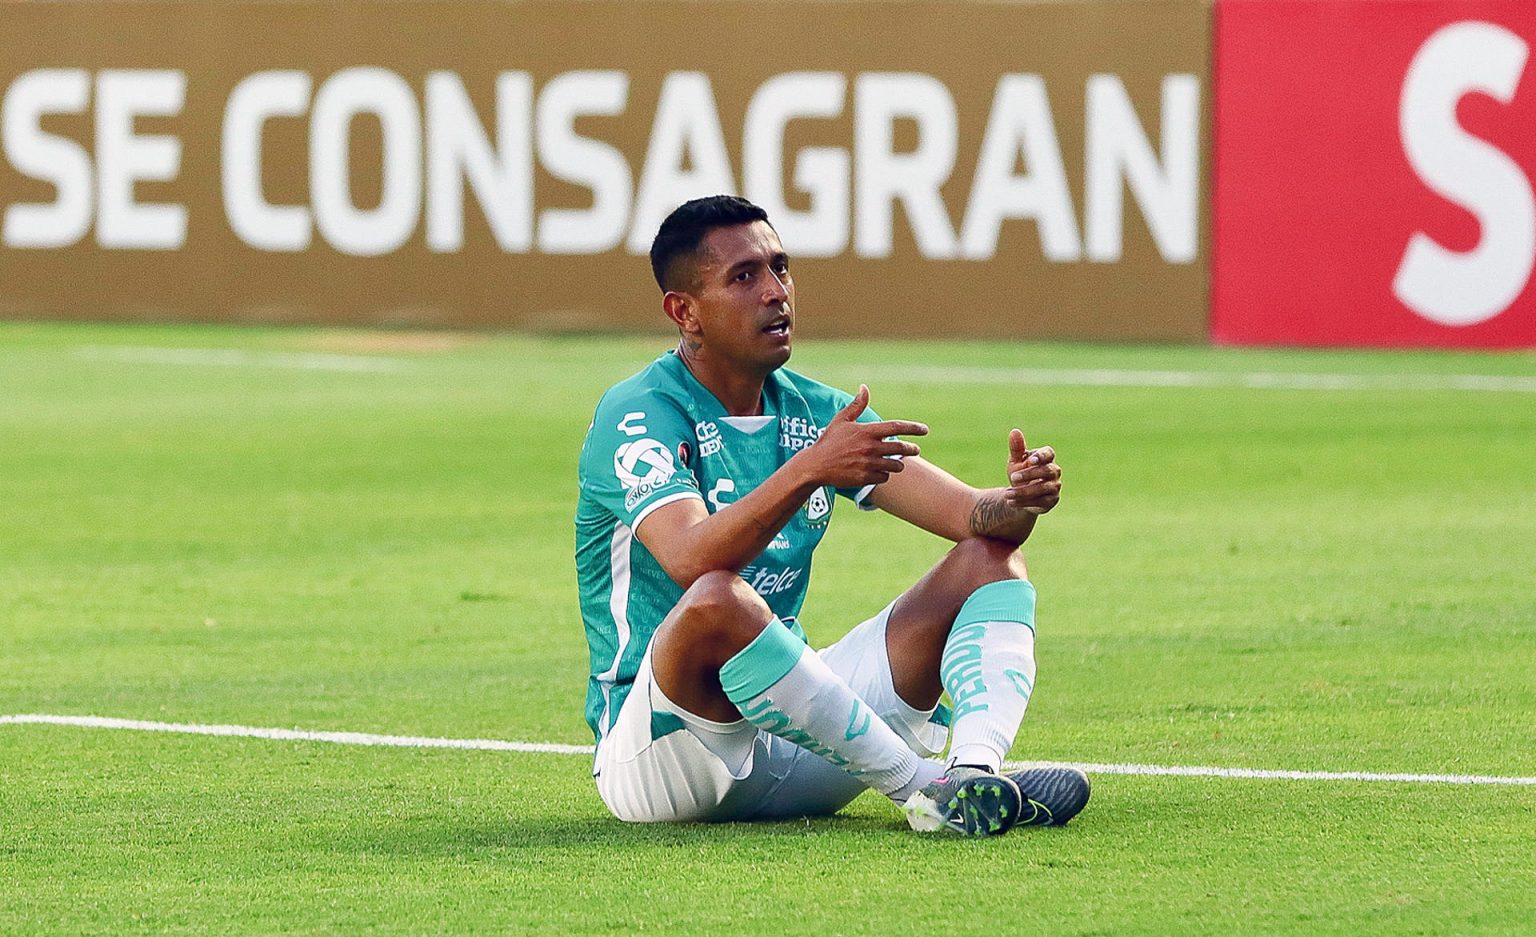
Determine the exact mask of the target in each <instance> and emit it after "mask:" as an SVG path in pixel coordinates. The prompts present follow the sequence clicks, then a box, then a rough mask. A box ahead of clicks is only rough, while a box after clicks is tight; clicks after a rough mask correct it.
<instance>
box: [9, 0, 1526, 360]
mask: <svg viewBox="0 0 1536 937" xmlns="http://www.w3.org/2000/svg"><path fill="white" fill-rule="evenodd" d="M0 23H3V26H0V93H3V97H0V108H3V114H0V118H3V140H0V143H3V146H0V209H3V218H0V242H3V249H0V316H4V317H6V318H13V319H17V318H20V319H31V318H60V319H93V320H103V319H104V320H130V321H158V322H167V321H211V322H237V323H309V324H319V323H326V324H369V325H390V326H408V327H413V328H437V327H448V328H462V327H473V328H486V327H491V328H503V327H514V328H521V329H533V330H538V331H541V332H547V331H557V332H565V331H653V332H660V331H662V324H663V323H662V319H661V317H660V316H659V315H656V314H655V312H654V298H653V287H652V285H651V284H650V283H649V282H648V280H647V278H646V277H645V276H644V271H645V267H644V263H643V261H642V260H641V259H640V255H643V254H644V252H645V251H646V249H647V248H648V246H649V243H650V238H651V236H652V234H653V233H654V231H655V229H656V226H657V224H658V223H659V221H660V220H661V218H662V217H664V216H665V214H666V213H667V212H668V211H669V210H670V209H671V208H672V207H674V206H675V205H677V204H679V203H680V202H682V201H684V200H685V199H687V198H690V197H693V196H697V195H702V194H712V193H716V192H737V193H740V194H743V195H745V196H747V197H748V198H750V199H752V200H754V201H756V202H758V203H759V204H761V205H763V206H764V207H766V208H767V209H768V211H769V214H770V217H771V218H772V220H773V222H774V224H775V225H776V226H777V227H778V229H779V231H780V232H781V234H782V236H783V239H784V242H785V244H786V246H787V248H788V249H789V251H790V252H791V254H792V255H793V256H794V257H795V258H796V261H797V275H798V279H799V281H800V284H801V306H802V310H803V312H804V313H805V315H804V316H803V319H802V326H803V330H804V332H805V333H806V334H810V335H826V336H833V335H836V336H847V337H859V336H867V335H878V334H887V333H890V332H892V331H893V330H899V333H900V334H903V335H907V336H940V335H942V336H968V337H977V338H1011V339H1042V338H1045V339H1087V340H1094V341H1157V342H1178V343H1193V344H1200V343H1208V342H1212V341H1215V342H1218V343H1224V344H1268V345H1325V346H1417V347H1487V348H1500V347H1502V348H1510V347H1531V346H1533V345H1536V287H1533V286H1532V282H1531V281H1532V276H1531V273H1532V266H1533V257H1536V201H1533V198H1532V177H1533V174H1536V135H1533V134H1532V133H1531V132H1530V128H1531V127H1533V126H1536V88H1533V80H1536V79H1533V78H1532V77H1531V72H1532V69H1530V68H1528V67H1527V61H1528V58H1529V51H1530V45H1531V43H1532V42H1533V41H1536V5H1533V4H1531V3H1529V2H1526V0H1216V2H1210V0H1072V2H1049V3H1036V2H1019V3H1004V2H998V3H993V2H934V0H917V2H906V0H899V2H895V0H893V2H860V3H841V2H811V0H718V2H716V0H687V2H665V0H625V2H615V0H528V2H517V3H501V2H480V0H471V2H454V3H442V2H357V3H346V4H341V3H332V2H310V0H284V2H212V3H210V2H202V0H188V2H174V0H173V2H134V0H128V2H120V0H113V2H74V3H68V4H57V3H31V2H6V3H4V4H0Z"/></svg>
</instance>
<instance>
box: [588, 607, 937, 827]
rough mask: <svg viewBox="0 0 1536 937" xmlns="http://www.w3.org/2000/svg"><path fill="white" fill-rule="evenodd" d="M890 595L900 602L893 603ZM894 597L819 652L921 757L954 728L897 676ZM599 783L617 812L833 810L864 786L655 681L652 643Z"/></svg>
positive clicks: (683, 815) (740, 815)
mask: <svg viewBox="0 0 1536 937" xmlns="http://www.w3.org/2000/svg"><path fill="white" fill-rule="evenodd" d="M893 604H894V603H893ZM890 614H891V606H889V605H888V606H886V607H885V608H884V609H883V610H882V611H881V612H880V614H878V615H876V616H875V617H874V618H871V619H869V620H868V621H866V622H864V623H863V624H861V625H859V626H858V627H857V628H854V629H853V630H852V631H850V632H848V634H847V635H846V636H845V637H844V638H843V639H842V640H841V641H838V642H837V643H836V644H834V645H832V646H831V647H829V648H826V649H824V650H822V651H821V652H820V653H821V658H822V660H824V661H826V664H827V666H828V667H830V668H831V669H832V671H833V672H834V673H836V674H837V675H838V676H840V677H842V678H843V679H844V680H845V681H847V683H848V685H849V686H850V687H852V689H853V691H854V692H855V693H857V694H858V695H859V696H860V697H861V698H862V699H863V700H864V702H865V703H867V704H868V705H869V708H870V709H873V710H874V711H875V712H876V713H877V714H878V715H879V716H880V718H882V719H884V720H885V721H886V723H888V724H889V725H890V727H891V728H892V729H894V730H895V732H896V734H897V735H899V736H900V737H901V739H902V741H904V742H906V743H907V745H908V747H910V748H911V749H912V750H913V751H915V752H917V753H918V754H919V755H921V756H923V757H925V758H926V757H929V756H932V755H937V754H938V753H939V752H941V751H943V749H944V744H945V742H946V741H947V739H948V736H949V729H948V727H947V726H946V725H944V724H941V722H939V721H937V720H936V719H935V718H934V714H933V712H932V711H927V712H925V711H922V710H917V709H913V708H912V707H911V706H908V705H907V704H906V703H905V702H904V701H903V700H902V699H901V697H899V696H897V695H896V689H895V687H894V686H893V685H892V683H891V663H890V657H889V655H888V654H887V652H886V646H885V623H886V619H887V618H889V617H890ZM594 773H595V774H596V776H597V792H598V794H599V795H600V796H601V797H602V798H603V803H605V804H607V805H608V809H609V810H611V811H613V815H614V816H616V817H618V818H619V819H620V820H629V821H634V822H642V823H645V822H651V823H654V822H662V821H686V820H705V821H721V820H755V819H770V818H775V817H802V816H820V815H825V814H830V813H835V812H836V811H837V810H839V809H841V808H842V807H843V806H844V805H846V804H847V803H848V802H849V801H851V800H853V799H854V798H855V797H857V796H858V795H859V793H860V792H862V791H863V790H864V785H863V784H861V783H860V782H859V781H858V780H857V779H855V778H854V777H853V776H852V775H850V774H848V773H847V772H845V771H843V770H842V769H841V768H838V767H836V766H834V765H832V764H831V763H830V762H827V761H825V760H823V759H822V758H820V757H818V756H817V755H813V754H812V753H811V752H809V751H807V750H806V749H803V748H801V747H800V746H798V745H795V744H794V743H793V742H786V741H785V740H783V739H781V738H778V737H777V736H774V735H769V734H768V733H766V732H759V731H758V729H757V728H756V727H755V726H753V725H752V724H751V723H749V722H747V721H746V720H745V719H740V720H737V721H736V722H729V723H721V722H711V721H710V720H708V719H702V718H700V717H699V716H695V715H693V714H692V713H690V712H687V711H686V710H684V709H683V708H682V707H681V706H678V705H677V704H676V703H674V702H672V701H671V700H670V699H668V698H667V697H666V695H665V694H664V693H662V692H661V688H660V687H658V686H657V685H656V680H655V677H654V675H653V673H652V670H651V655H650V651H649V650H647V652H646V655H645V659H644V660H642V661H641V663H640V671H639V673H638V674H637V675H636V676H635V683H634V688H633V689H632V690H630V693H629V696H628V697H627V698H626V699H625V700H624V705H623V706H622V707H621V708H620V710H619V716H618V719H617V721H615V722H614V724H613V728H612V729H610V730H609V732H608V735H607V737H605V738H604V739H603V742H602V744H601V745H599V746H598V749H597V760H596V765H595V769H594Z"/></svg>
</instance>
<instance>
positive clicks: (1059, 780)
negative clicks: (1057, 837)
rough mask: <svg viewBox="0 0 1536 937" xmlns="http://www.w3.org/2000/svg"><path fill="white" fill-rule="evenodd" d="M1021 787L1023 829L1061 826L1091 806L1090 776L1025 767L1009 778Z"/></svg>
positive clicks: (1054, 768)
mask: <svg viewBox="0 0 1536 937" xmlns="http://www.w3.org/2000/svg"><path fill="white" fill-rule="evenodd" d="M1008 779H1009V780H1011V781H1012V782H1013V783H1014V784H1017V785H1018V787H1019V795H1020V797H1021V798H1022V800H1023V804H1024V809H1023V812H1022V813H1021V814H1020V815H1019V818H1018V823H1019V825H1020V826H1061V825H1063V824H1064V823H1066V822H1067V821H1068V820H1070V819H1072V818H1073V817H1075V816H1077V815H1078V813H1079V812H1080V811H1081V810H1082V809H1083V808H1084V807H1086V806H1087V805H1088V795H1089V792H1090V786H1089V784H1088V775H1086V774H1084V773H1083V772H1082V771H1079V770H1078V769H1077V768H1064V767H1060V766H1054V765H1053V766H1050V767H1040V768H1025V769H1023V770H1022V771H1015V772H1013V773H1011V774H1009V775H1008Z"/></svg>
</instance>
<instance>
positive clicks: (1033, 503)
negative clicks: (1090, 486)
mask: <svg viewBox="0 0 1536 937" xmlns="http://www.w3.org/2000/svg"><path fill="white" fill-rule="evenodd" d="M1003 500H1004V501H1005V502H1007V503H1008V504H1009V505H1012V506H1013V507H1017V508H1022V509H1023V510H1025V511H1028V512H1029V513H1031V514H1044V513H1045V512H1046V511H1049V510H1050V509H1051V508H1053V507H1055V506H1056V503H1057V502H1058V501H1060V500H1061V466H1059V465H1057V464H1056V450H1055V449H1052V448H1051V447H1050V446H1041V447H1040V448H1039V449H1030V448H1029V444H1028V443H1027V442H1025V441H1024V432H1023V430H1020V429H1014V430H1013V431H1012V432H1011V433H1009V434H1008V488H1007V490H1006V491H1005V492H1004V493H1003Z"/></svg>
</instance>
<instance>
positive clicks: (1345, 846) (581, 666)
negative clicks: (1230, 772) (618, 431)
mask: <svg viewBox="0 0 1536 937" xmlns="http://www.w3.org/2000/svg"><path fill="white" fill-rule="evenodd" d="M662 344H663V343H662V342H658V341H655V340H639V339H570V338H537V337H494V338H474V337H464V336H460V337H452V336H447V337H445V336H433V335H410V334H371V333H350V332H336V331H276V330H254V329H217V328H166V327H140V328H128V327H111V326H85V325H74V326H66V325H32V324H0V715H4V714H18V713H53V714H89V715H99V716H114V717H125V718H132V719H145V720H163V721H174V722H188V723H237V724H243V725H251V726H280V727H301V728H304V729H315V730H352V731H360V732H376V733H389V734H405V735H419V736H440V737H452V738H489V739H509V740H521V741H532V742H557V743H566V744H586V743H590V741H591V738H590V735H589V733H588V732H587V730H586V727H585V725H584V723H583V722H582V718H581V705H582V693H583V689H584V679H585V674H586V650H585V645H584V642H583V638H582V633H581V627H580V623H579V621H578V619H577V614H576V603H575V586H574V572H573V570H572V565H571V553H572V530H571V516H572V512H573V499H574V466H575V458H576V452H577V448H578V446H579V444H580V440H581V436H582V434H583V432H584V430H585V427H586V425H587V420H588V418H589V416H590V413H591V408H592V406H593V404H594V403H595V401H596V399H597V396H598V395H599V393H600V392H601V391H602V389H603V388H604V387H606V386H607V385H608V384H610V383H611V382H613V381H615V380H617V379H619V378H621V377H624V376H626V375H628V374H629V373H631V372H633V371H634V370H636V369H637V368H638V367H640V366H641V365H642V364H644V363H645V362H646V361H648V360H649V359H650V358H651V357H652V356H653V355H654V354H655V353H656V352H657V351H658V350H659V349H660V347H661V346H662ZM175 349H183V350H182V351H180V352H177V351H175ZM795 365H796V366H797V367H798V368H799V369H800V370H803V371H805V372H806V373H808V374H810V375H812V376H816V377H820V378H822V379H824V380H828V381H830V382H833V383H837V384H840V385H843V386H851V385H856V384H857V383H858V382H859V381H861V380H862V381H865V382H867V383H869V384H870V386H871V388H872V393H873V401H872V402H873V405H874V406H875V407H876V408H877V409H878V410H879V411H880V412H881V413H882V414H883V415H885V416H888V417H904V418H913V419H921V420H925V421H927V422H929V423H930V424H932V426H933V427H934V431H933V434H932V435H931V436H930V437H929V438H928V439H927V440H926V441H925V443H924V448H925V454H927V455H928V456H929V457H931V458H932V459H934V460H935V461H937V462H939V463H940V464H942V465H945V466H946V467H949V468H950V469H951V470H953V471H955V472H956V473H957V474H960V475H961V476H962V477H965V478H967V479H969V480H972V481H975V482H978V483H983V482H985V483H989V484H990V483H995V482H996V481H997V480H1000V479H999V475H1000V465H1001V461H1002V457H1003V454H1004V451H1005V448H1004V447H1005V433H1006V431H1007V429H1008V427H1009V426H1011V425H1015V424H1017V425H1019V426H1022V427H1023V428H1024V429H1025V431H1026V432H1027V433H1028V435H1029V438H1030V440H1031V442H1032V443H1033V444H1042V443H1050V444H1052V445H1054V446H1055V447H1056V449H1057V451H1058V453H1059V458H1060V461H1061V462H1062V464H1063V466H1064V468H1065V470H1066V473H1067V474H1066V486H1065V492H1064V497H1063V502H1062V505H1061V507H1060V508H1059V509H1058V510H1057V511H1056V512H1055V513H1053V514H1052V515H1050V516H1049V517H1048V518H1046V519H1045V521H1044V522H1042V524H1041V525H1040V527H1039V529H1038V531H1037V533H1036V535H1035V537H1034V539H1033V540H1032V541H1031V543H1030V544H1029V547H1028V550H1027V555H1028V559H1029V564H1030V568H1031V573H1032V578H1033V579H1034V580H1035V581H1036V583H1037V584H1038V587H1039V590H1040V622H1039V634H1040V650H1039V658H1040V675H1039V690H1038V692H1037V693H1036V695H1035V698H1034V702H1033V704H1032V706H1031V709H1030V715H1029V718H1028V720H1027V721H1026V723H1025V729H1024V732H1023V733H1022V735H1021V737H1020V741H1019V744H1018V745H1017V746H1016V748H1015V749H1014V752H1013V757H1015V758H1019V759H1051V760H1064V761H1079V762H1102V763H1146V764H1157V765H1200V766H1224V767H1246V768H1274V769H1302V770H1319V771H1340V772H1343V771H1366V772H1423V773H1445V774H1479V775H1502V776H1511V777H1530V776H1536V677H1533V673H1536V669H1533V662H1536V593H1533V585H1536V461H1533V454H1536V394H1533V393H1531V392H1529V389H1530V388H1536V381H1533V380H1532V378H1536V356H1532V355H1501V356H1474V355H1450V354H1361V353H1354V354H1346V353H1299V352H1278V351H1277V352H1238V351H1232V350H1211V349H1126V348H1100V347H1089V346H1061V345H1006V344H946V345H939V346H919V345H907V344H871V343H859V344H854V343H833V342H820V343H818V342H805V343H802V347H801V349H800V350H799V351H798V352H797V354H796V359H795ZM1042 368H1045V369H1068V370H1071V371H1072V372H1073V374H1076V375H1078V376H1079V377H1082V378H1083V379H1084V380H1098V379H1100V378H1102V377H1103V374H1102V373H1100V372H1104V371H1106V370H1111V371H1114V372H1115V373H1116V374H1118V373H1119V372H1120V371H1123V370H1129V371H1146V370H1152V369H1155V370H1158V371H1164V372H1180V373H1182V372H1192V373H1194V374H1197V375H1198V374H1206V375H1229V374H1238V373H1248V372H1255V371H1260V372H1266V373H1271V374H1280V375H1298V374H1300V375H1307V374H1317V373H1327V374H1348V375H1376V376H1377V377H1376V378H1373V379H1372V380H1378V381H1380V384H1379V385H1378V384H1373V383H1371V380H1360V381H1357V382H1356V383H1357V384H1358V385H1359V386H1356V385H1355V384H1351V383H1350V382H1344V384H1345V385H1346V386H1345V387H1344V388H1343V389H1273V388H1252V387H1241V386H1221V385H1223V384H1224V383H1225V381H1226V379H1225V378H1220V379H1213V381H1212V384H1213V386H1168V387H1156V386H1152V387H1146V386H1113V385H1107V386H1078V385H1075V384H1071V383H1062V382H1056V381H1047V382H1043V383H1035V382H1032V381H1030V380H1026V378H1027V377H1028V373H1021V372H1031V371H1032V370H1034V369H1042ZM1083 369H1094V371H1095V373H1099V378H1095V377H1093V376H1092V375H1090V374H1088V373H1087V372H1086V371H1085V370H1083ZM1467 374H1476V375H1505V376H1512V377H1516V378H1523V379H1524V380H1525V383H1524V384H1520V383H1518V382H1506V383H1505V384H1502V385H1495V386H1498V387H1503V388H1504V389H1494V390H1480V391H1479V390H1457V389H1447V386H1448V385H1449V383H1453V382H1446V383H1445V384H1441V383H1439V382H1440V380H1441V377H1440V376H1447V375H1467ZM1402 375H1410V376H1414V377H1413V378H1412V381H1418V382H1419V383H1420V384H1422V386H1419V387H1412V388H1408V389H1403V388H1401V387H1394V386H1393V384H1394V382H1397V381H1398V380H1399V378H1398V376H1402ZM1071 377H1072V375H1066V376H1064V377H1063V381H1065V380H1068V379H1070V378H1071ZM1132 377H1133V378H1134V375H1133V376H1132ZM1159 380H1162V379H1159ZM1169 380H1172V379H1169ZM1179 380H1183V379H1182V378H1180V379H1179ZM1265 380H1271V382H1273V381H1272V379H1265ZM1351 380H1354V379H1351ZM1197 383H1198V382H1197ZM1325 383H1326V382H1325ZM1335 383H1338V382H1335ZM1410 383H1411V381H1410ZM1522 387H1524V388H1527V390H1521V389H1520V388H1522ZM837 513H838V519H837V520H836V521H835V522H834V523H833V525H832V530H831V532H830V534H829V535H828V537H827V540H826V542H825V543H824V548H823V549H822V550H821V551H820V552H819V554H818V555H819V560H818V565H817V568H816V574H815V579H814V581H813V583H812V586H811V593H810V598H809V600H808V602H807V605H806V615H805V623H806V625H807V628H808V630H809V631H810V633H811V636H812V638H813V639H814V640H815V641H817V642H818V643H825V642H830V641H831V640H833V639H835V638H836V637H838V636H839V635H840V634H841V633H842V631H843V630H845V629H847V628H848V627H850V626H852V625H853V624H855V623H856V622H858V621H859V620H861V619H862V618H863V617H865V616H866V615H868V614H870V613H872V612H873V611H874V610H876V609H878V608H879V607H880V606H881V605H882V604H883V603H884V602H886V601H887V600H888V599H889V598H890V597H892V596H893V595H894V594H895V593H897V592H898V591H900V590H901V589H902V588H904V587H905V586H906V585H907V584H909V583H910V582H911V581H912V580H914V579H915V578H916V577H917V576H918V575H920V574H921V572H922V571H923V570H925V569H926V568H927V567H928V565H929V564H931V563H932V562H933V561H934V560H935V559H937V557H938V556H939V555H940V553H941V551H942V550H943V545H942V544H941V543H940V542H939V541H937V540H935V539H933V538H931V537H929V536H927V535H925V534H922V533H920V532H917V531H915V530H911V529H908V528H904V527H903V526H902V525H901V524H900V523H899V522H896V521H894V520H893V519H891V518H889V517H885V516H879V515H861V514H859V513H858V512H855V511H852V510H850V509H849V508H848V506H847V505H843V506H842V507H841V508H840V509H839V510H838V512H837ZM1094 782H1095V798H1094V802H1093V803H1092V804H1091V805H1090V807H1089V809H1088V811H1087V812H1085V813H1084V814H1083V815H1082V816H1081V817H1080V818H1079V819H1078V820H1077V821H1075V822H1074V823H1072V824H1071V825H1070V826H1068V827H1066V828H1063V829H1045V830H1026V831H1018V832H1015V833H1014V834H1011V835H1009V836H1006V837H1003V838H1001V839H999V840H996V841H986V842H968V841H956V840H951V839H930V838H919V837H917V836H915V835H913V834H911V833H909V832H907V831H906V829H905V827H904V825H903V824H902V823H901V822H900V820H899V818H898V815H897V813H896V812H895V810H894V809H893V808H891V807H890V806H889V805H888V804H887V803H885V802H884V801H883V800H882V799H880V798H878V797H875V796H874V795H865V796H864V797H862V798H860V799H859V800H857V801H855V802H854V804H853V805H852V806H851V807H850V808H848V809H847V810H846V811H844V813H843V814H841V815H839V816H838V817H836V818H832V819H821V820H813V821H800V822H789V823H775V824H757V825H741V824H728V825H719V826H680V827H631V826H625V825H623V824H620V823H619V822H617V821H615V820H613V819H611V818H610V817H609V816H608V815H607V813H606V811H605V810H604V809H603V806H602V804H601V803H600V801H599V800H598V798H597V794H596V792H595V790H594V788H593V786H592V784H591V781H590V778H589V761H588V759H587V758H585V757H583V756H580V755H561V754H536V753H519V752H496V751H442V750H426V749H412V748H370V747H356V746H344V745H332V744H324V743H318V742H292V741H267V740H260V739H237V738H209V737H201V736H188V735H171V734H158V733H154V734H151V733H141V732H123V731H103V730H97V729H86V728H75V727H66V726H42V725H16V724H11V725H0V883H3V887H0V933H4V934H32V933H44V934H48V933H60V934H85V933H114V934H116V933H131V932H178V933H210V934H227V933H248V932H259V933H265V932H277V931H285V932H301V933H356V932H364V931H367V932H374V933H400V934H427V933H440V932H482V933H491V932H495V933H550V934H553V933H577V934H601V933H630V932H654V933H664V932H678V933H690V934H753V933H772V934H775V935H794V934H817V935H832V934H879V935H895V934H908V933H925V934H957V935H958V934H975V933H1052V934H1137V933H1145V934H1175V933H1176V934H1185V933H1218V934H1230V933H1261V932H1308V933H1342V934H1358V933H1392V934H1420V933H1424V934H1469V933H1487V934H1496V933H1522V932H1523V933H1529V932H1530V930H1531V928H1532V927H1533V924H1532V920H1533V915H1536V871H1533V870H1536V845H1533V844H1536V786H1517V785H1488V786H1469V785H1445V784H1429V783H1386V782H1359V781H1296V780H1244V779H1232V778H1221V777H1161V776H1150V777H1149V776H1124V775H1117V774H1101V775H1098V776H1096V777H1095V778H1094Z"/></svg>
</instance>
